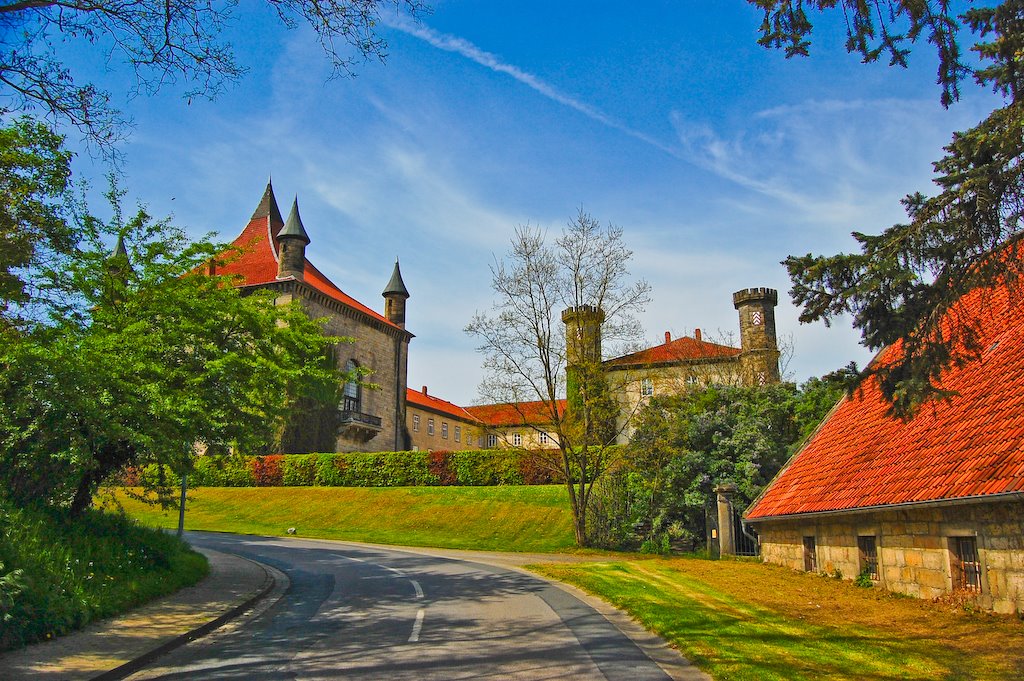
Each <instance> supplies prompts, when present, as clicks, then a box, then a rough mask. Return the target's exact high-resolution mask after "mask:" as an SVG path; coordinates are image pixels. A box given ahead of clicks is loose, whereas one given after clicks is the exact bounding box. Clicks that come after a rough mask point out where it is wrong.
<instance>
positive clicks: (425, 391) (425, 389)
mask: <svg viewBox="0 0 1024 681" xmlns="http://www.w3.org/2000/svg"><path fill="white" fill-rule="evenodd" d="M423 394H424V395H426V394H427V386H423Z"/></svg>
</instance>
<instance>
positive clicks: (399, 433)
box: [277, 282, 410, 452]
mask: <svg viewBox="0 0 1024 681" xmlns="http://www.w3.org/2000/svg"><path fill="white" fill-rule="evenodd" d="M278 287H280V292H279V294H278V298H277V300H278V302H279V303H285V302H287V301H289V300H291V299H292V297H293V296H299V297H300V298H301V300H302V303H303V306H304V307H305V309H306V311H307V313H308V314H309V315H310V316H311V317H313V318H321V317H323V318H326V319H327V323H326V325H325V327H324V331H325V333H327V334H328V335H331V336H345V337H349V338H354V339H355V343H351V344H347V343H343V344H339V345H338V347H337V350H336V354H335V356H336V357H337V360H338V366H339V367H341V368H344V367H345V365H346V363H347V362H348V361H349V360H350V359H351V360H354V361H355V362H356V364H358V365H359V366H361V367H365V368H367V369H369V370H370V372H371V373H370V375H369V376H367V377H365V378H364V379H363V380H365V381H366V382H368V383H373V384H375V385H377V386H379V389H370V388H365V387H364V388H362V390H361V395H360V397H361V407H360V411H361V412H362V413H365V414H368V415H371V416H376V417H379V418H380V419H381V429H380V432H377V433H376V434H374V435H373V436H372V437H369V438H367V435H368V432H366V431H364V432H363V433H361V434H358V435H357V434H354V433H352V432H351V431H350V432H349V433H348V434H346V433H345V431H344V430H343V431H342V433H341V434H340V435H339V436H338V438H337V445H336V448H335V450H336V451H339V452H379V451H403V450H405V449H407V448H408V447H409V437H408V434H407V433H406V429H405V412H406V404H405V388H406V381H407V371H408V358H409V338H410V335H409V334H408V333H406V332H405V331H402V330H401V329H397V328H395V327H393V326H391V325H389V324H385V323H384V322H381V321H380V320H378V319H374V318H373V317H370V316H368V315H366V314H364V313H362V312H360V311H358V310H353V309H351V308H348V307H347V306H345V305H342V304H340V303H338V302H337V301H335V300H333V299H331V298H328V297H327V296H325V295H323V294H322V293H320V292H319V291H316V290H315V289H312V288H311V287H309V286H305V285H304V284H297V283H294V282H287V283H282V284H279V285H278Z"/></svg>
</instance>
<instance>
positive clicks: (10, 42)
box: [0, 0, 426, 147]
mask: <svg viewBox="0 0 1024 681" xmlns="http://www.w3.org/2000/svg"><path fill="white" fill-rule="evenodd" d="M237 5H238V2H237V0H134V1H132V2H123V1H121V2H97V1H96V0H21V1H15V2H2V3H0V113H2V112H5V111H11V110H13V111H29V110H32V109H41V110H42V112H43V115H44V116H46V117H47V118H49V119H50V120H51V121H53V122H57V121H60V122H62V123H70V124H71V125H73V126H76V127H78V128H79V129H80V130H81V131H82V132H84V133H85V134H86V136H87V138H88V139H90V140H91V141H93V142H96V143H99V144H100V145H101V146H104V147H106V146H107V145H109V144H111V143H112V142H114V141H116V140H117V139H118V138H119V136H120V135H122V134H123V132H124V130H125V126H124V123H125V121H124V119H123V117H122V115H121V113H120V112H119V111H118V110H117V108H116V107H115V106H113V105H112V104H111V101H110V100H111V94H110V93H109V92H106V91H104V90H101V89H99V88H98V87H96V86H95V85H94V84H92V83H82V82H80V81H78V80H77V79H76V74H75V71H76V69H75V68H74V64H72V63H69V62H68V61H66V60H65V58H64V55H63V54H62V52H61V49H62V48H61V46H62V45H63V44H65V43H76V44H87V45H89V46H91V47H92V48H93V49H94V51H95V53H96V54H97V56H98V57H99V58H100V59H101V60H102V59H103V58H104V57H105V58H106V59H107V60H108V61H114V62H116V61H123V62H124V63H125V64H126V65H127V66H128V67H129V68H130V69H131V70H132V72H133V73H134V75H135V79H136V85H135V87H134V88H133V92H132V94H138V93H140V92H144V93H148V94H152V93H154V92H156V91H157V90H159V89H160V88H161V87H163V86H165V85H167V84H170V83H175V82H177V81H179V80H180V81H182V82H184V83H185V84H186V86H187V89H186V91H185V96H186V97H188V98H192V97H199V96H202V97H209V98H212V97H215V96H216V95H217V94H218V93H220V92H221V91H222V90H223V89H224V87H225V86H226V85H227V84H228V83H231V82H233V81H236V80H238V79H239V78H240V77H241V76H242V75H243V74H244V73H245V68H244V67H243V66H241V65H239V64H238V63H236V61H235V56H234V51H233V50H232V47H231V44H230V43H228V42H226V41H225V40H224V39H223V38H222V33H223V31H224V28H225V27H226V26H228V25H229V24H230V23H231V22H232V21H234V20H235V19H236V14H235V9H236V6H237ZM265 5H266V6H267V7H268V8H269V9H270V11H272V12H273V13H274V14H276V15H277V18H278V19H279V21H280V22H281V24H283V25H284V26H285V27H287V28H295V27H296V26H299V25H301V24H305V25H306V26H308V27H309V28H311V29H312V30H313V32H314V33H315V34H316V37H317V40H318V41H319V43H320V46H321V47H322V48H323V50H324V53H325V54H326V56H327V57H328V59H329V60H330V63H331V65H332V66H333V68H334V73H335V74H350V73H351V69H352V67H353V66H354V65H355V63H356V61H357V60H359V59H364V60H366V59H380V60H383V59H384V58H385V57H386V52H387V43H386V42H385V40H384V39H383V38H381V36H380V35H379V34H378V32H377V27H378V26H379V24H380V13H381V11H382V10H383V9H384V8H385V7H386V6H388V5H392V6H394V7H395V9H397V10H400V11H405V12H407V13H408V14H411V15H413V16H416V15H419V14H421V13H422V12H425V11H426V8H425V7H424V5H423V4H421V3H420V1H419V0H265Z"/></svg>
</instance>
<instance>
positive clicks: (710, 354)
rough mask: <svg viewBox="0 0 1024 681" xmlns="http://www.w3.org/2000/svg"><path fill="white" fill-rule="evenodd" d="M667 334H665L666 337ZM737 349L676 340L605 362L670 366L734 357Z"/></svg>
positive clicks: (697, 341)
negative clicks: (675, 363) (676, 363)
mask: <svg viewBox="0 0 1024 681" xmlns="http://www.w3.org/2000/svg"><path fill="white" fill-rule="evenodd" d="M667 335H668V334H666V336H667ZM740 352H741V351H740V349H739V348H734V347H730V346H728V345H719V344H718V343H709V342H707V341H705V340H701V339H700V338H689V337H686V336H684V337H683V338H677V339H675V340H674V341H669V342H667V343H662V344H661V345H655V346H654V347H653V348H647V349H646V350H641V351H639V352H634V353H631V354H629V355H623V356H622V357H616V358H615V359H610V360H608V361H607V362H605V364H606V365H609V366H632V365H642V364H670V363H673V362H688V361H698V360H702V359H723V358H728V357H736V356H738V355H739V354H740Z"/></svg>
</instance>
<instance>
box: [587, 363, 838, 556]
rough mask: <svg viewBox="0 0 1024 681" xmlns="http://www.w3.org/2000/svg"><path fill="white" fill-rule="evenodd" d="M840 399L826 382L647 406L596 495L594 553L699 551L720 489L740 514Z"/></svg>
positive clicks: (709, 392) (736, 390)
mask: <svg viewBox="0 0 1024 681" xmlns="http://www.w3.org/2000/svg"><path fill="white" fill-rule="evenodd" d="M842 396H843V384H842V382H841V381H839V380H837V379H836V378H835V377H834V376H833V375H830V376H828V377H825V378H822V379H818V378H812V379H810V380H808V381H807V382H806V383H804V384H803V385H801V386H800V388H799V389H797V387H796V386H795V385H793V384H791V383H783V384H780V385H773V386H764V387H749V388H748V387H739V386H711V387H708V388H705V389H703V390H699V391H691V392H686V393H682V394H678V395H663V396H657V397H654V398H652V399H651V401H650V402H649V403H648V404H647V405H645V407H644V408H643V409H642V410H641V412H640V414H639V415H638V418H637V427H636V430H635V431H634V433H633V436H632V438H631V440H630V443H629V447H628V450H627V455H626V456H625V457H624V459H623V461H622V463H621V465H620V466H619V467H618V468H617V469H616V470H615V471H614V472H613V474H612V475H610V476H608V477H607V478H606V480H605V481H604V483H603V484H602V487H601V488H600V489H599V490H598V492H597V493H596V494H597V497H598V501H597V503H596V504H595V513H594V517H593V523H592V524H593V525H594V526H595V533H596V534H597V535H598V538H599V541H600V543H602V544H604V545H607V546H618V547H635V546H637V545H640V544H642V545H643V547H642V548H644V549H648V548H649V549H651V550H657V551H664V550H666V548H667V546H668V542H669V541H670V540H681V541H683V542H684V543H689V544H691V545H697V544H700V543H702V542H703V541H704V539H705V537H704V523H705V519H704V514H705V509H706V508H707V507H708V505H709V504H710V503H711V501H712V500H713V499H714V493H713V489H714V487H715V485H718V484H720V483H722V482H732V483H735V484H736V485H737V487H738V493H737V496H736V497H735V499H734V503H736V505H737V506H738V507H739V508H741V509H742V508H745V507H746V505H747V504H749V503H750V501H751V500H753V499H754V497H756V496H757V495H758V494H760V492H761V490H762V489H763V488H764V486H765V485H766V484H767V483H768V482H769V481H770V480H771V479H772V477H774V476H775V474H776V473H778V471H779V470H780V469H781V467H782V466H783V464H785V462H786V461H787V459H788V458H789V456H790V455H792V454H793V453H794V452H795V451H796V449H797V447H799V445H800V444H801V443H802V442H803V441H804V439H805V438H806V437H807V435H809V434H810V433H811V432H812V431H813V430H814V429H815V428H816V427H817V425H818V423H819V422H820V421H821V419H822V418H824V416H825V415H826V414H827V413H828V411H829V410H830V409H831V408H832V407H833V406H834V405H835V403H836V402H837V401H838V400H839V399H840V398H841V397H842Z"/></svg>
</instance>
